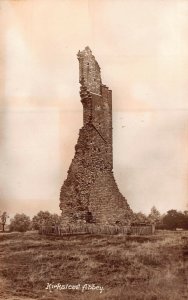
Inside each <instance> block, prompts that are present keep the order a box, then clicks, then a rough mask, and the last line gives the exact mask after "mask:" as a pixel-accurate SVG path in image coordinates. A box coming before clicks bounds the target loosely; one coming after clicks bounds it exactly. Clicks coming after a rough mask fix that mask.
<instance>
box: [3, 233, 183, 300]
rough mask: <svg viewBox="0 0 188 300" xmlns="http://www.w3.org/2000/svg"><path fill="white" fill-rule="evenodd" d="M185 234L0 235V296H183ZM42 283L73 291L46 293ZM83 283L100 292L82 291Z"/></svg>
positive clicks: (150, 299) (139, 299)
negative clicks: (75, 286) (67, 287)
mask: <svg viewBox="0 0 188 300" xmlns="http://www.w3.org/2000/svg"><path fill="white" fill-rule="evenodd" d="M186 237H187V238H188V232H167V231H165V232H157V233H156V234H155V235H153V236H147V237H146V236H145V237H143V236H140V237H136V236H135V237H134V236H127V237H126V236H120V235H114V236H94V235H77V236H76V235H74V236H73V235H72V236H64V237H61V238H59V237H53V236H51V237H45V236H40V235H38V233H37V232H27V233H5V234H0V299H3V300H4V299H11V300H13V299H15V300H22V299H41V300H42V299H43V300H55V299H57V300H59V299H65V300H66V299H73V300H74V299H78V300H79V299H80V300H86V299H87V300H90V299H94V300H95V299H113V300H114V299H115V300H116V299H118V300H119V299H120V300H121V299H122V300H124V299H125V300H127V299H130V300H145V299H147V300H158V299H159V300H175V299H177V300H181V299H188V278H187V276H188V271H187V265H186V264H188V263H187V262H186V257H187V259H188V256H186V251H187V254H188V249H186V247H185V244H186V243H185V241H186ZM187 247H188V246H187ZM186 273H187V274H186ZM47 283H51V284H53V285H55V284H58V283H60V284H61V285H62V287H63V285H66V284H69V285H72V286H73V285H77V288H78V289H77V290H72V289H65V288H66V286H65V287H63V288H64V289H62V290H58V289H56V288H54V289H53V288H52V290H51V292H50V291H49V290H47V289H46V286H47ZM79 284H80V286H78V285H79ZM84 284H90V285H92V284H95V286H100V287H103V289H104V290H103V291H102V292H101V293H100V290H97V289H93V290H84V291H83V290H82V289H83V286H84ZM69 287H70V286H69Z"/></svg>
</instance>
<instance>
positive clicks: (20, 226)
mask: <svg viewBox="0 0 188 300" xmlns="http://www.w3.org/2000/svg"><path fill="white" fill-rule="evenodd" d="M30 226H31V220H30V218H29V217H28V216H26V215H25V214H16V215H15V216H14V218H13V219H11V220H10V226H9V228H10V231H20V232H25V231H28V230H29V229H30Z"/></svg>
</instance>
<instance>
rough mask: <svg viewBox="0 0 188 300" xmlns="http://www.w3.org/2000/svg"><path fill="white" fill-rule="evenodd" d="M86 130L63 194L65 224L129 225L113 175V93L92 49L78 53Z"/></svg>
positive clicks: (84, 128)
mask: <svg viewBox="0 0 188 300" xmlns="http://www.w3.org/2000/svg"><path fill="white" fill-rule="evenodd" d="M78 60H79V70H80V77H79V78H80V79H79V82H80V84H81V87H80V96H81V102H82V104H83V123H84V124H83V127H82V128H81V129H80V132H79V138H78V142H77V144H76V146H75V156H74V158H73V160H72V163H71V165H70V168H69V170H68V176H67V179H66V180H65V182H64V184H63V186H62V188H61V193H60V209H61V210H62V216H63V219H64V222H65V223H72V222H95V223H101V224H122V225H125V224H128V223H130V220H131V218H132V211H131V209H130V207H129V205H128V204H127V201H126V199H125V198H124V197H123V195H122V194H121V193H120V192H119V189H118V187H117V184H116V182H115V179H114V175H113V153H112V91H111V90H109V89H108V87H106V86H105V85H103V84H102V81H101V74H100V67H99V65H98V63H97V62H96V60H95V57H94V56H93V55H92V52H91V50H90V49H89V47H86V48H85V49H84V50H83V51H81V52H80V51H79V52H78Z"/></svg>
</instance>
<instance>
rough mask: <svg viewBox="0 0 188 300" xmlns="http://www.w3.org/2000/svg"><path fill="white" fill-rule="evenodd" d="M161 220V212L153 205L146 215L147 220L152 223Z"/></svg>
mask: <svg viewBox="0 0 188 300" xmlns="http://www.w3.org/2000/svg"><path fill="white" fill-rule="evenodd" d="M160 220H161V214H160V212H159V211H158V210H157V209H156V207H155V206H153V207H152V208H151V212H150V214H149V216H148V221H150V222H153V223H159V222H160Z"/></svg>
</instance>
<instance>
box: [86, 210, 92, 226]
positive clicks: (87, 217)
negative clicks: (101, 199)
mask: <svg viewBox="0 0 188 300" xmlns="http://www.w3.org/2000/svg"><path fill="white" fill-rule="evenodd" d="M85 219H86V222H87V223H93V215H92V213H91V212H90V211H88V212H87V214H86V216H85Z"/></svg>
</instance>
